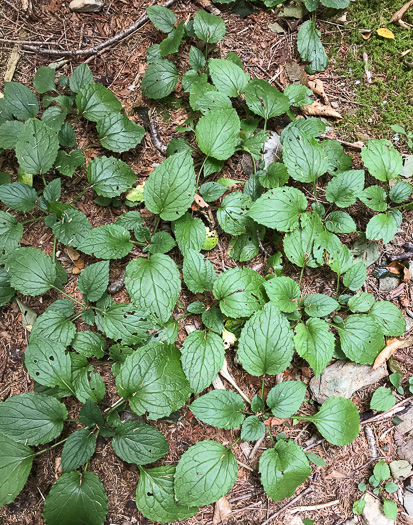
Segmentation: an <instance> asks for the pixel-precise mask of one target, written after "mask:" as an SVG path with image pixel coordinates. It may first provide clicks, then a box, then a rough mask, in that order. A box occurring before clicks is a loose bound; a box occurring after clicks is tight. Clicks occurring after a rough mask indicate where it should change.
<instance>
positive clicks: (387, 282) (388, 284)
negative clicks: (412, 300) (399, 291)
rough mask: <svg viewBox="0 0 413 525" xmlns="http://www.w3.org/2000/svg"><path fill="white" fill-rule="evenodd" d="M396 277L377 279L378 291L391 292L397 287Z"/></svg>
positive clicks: (397, 280)
mask: <svg viewBox="0 0 413 525" xmlns="http://www.w3.org/2000/svg"><path fill="white" fill-rule="evenodd" d="M399 282H400V281H399V279H398V277H383V278H382V279H379V289H380V291H381V292H392V291H393V290H394V289H395V288H397V287H398V286H399Z"/></svg>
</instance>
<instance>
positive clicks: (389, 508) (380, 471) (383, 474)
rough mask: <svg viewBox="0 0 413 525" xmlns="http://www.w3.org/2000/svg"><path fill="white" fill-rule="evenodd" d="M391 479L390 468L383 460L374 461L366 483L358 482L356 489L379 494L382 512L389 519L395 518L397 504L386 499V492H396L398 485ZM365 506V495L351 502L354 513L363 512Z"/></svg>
mask: <svg viewBox="0 0 413 525" xmlns="http://www.w3.org/2000/svg"><path fill="white" fill-rule="evenodd" d="M390 479H391V476H390V469H389V466H388V465H387V463H386V462H385V461H384V460H381V461H379V462H378V463H376V465H375V466H374V469H373V474H372V475H371V476H370V478H369V481H368V483H364V482H362V483H359V484H358V489H359V490H360V491H361V492H365V493H367V492H368V490H371V491H372V492H373V494H374V495H375V496H378V495H381V496H382V498H383V512H384V514H385V515H386V516H387V517H388V518H389V519H391V520H395V519H396V518H397V504H396V503H395V502H394V501H391V500H388V499H386V497H385V496H386V494H393V492H397V490H398V489H399V487H398V486H397V485H396V483H394V482H393V481H388V480H390ZM365 506H366V500H365V495H363V496H362V497H361V498H360V499H358V500H357V501H355V502H354V503H353V512H354V514H363V510H364V507H365Z"/></svg>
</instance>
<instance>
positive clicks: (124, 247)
mask: <svg viewBox="0 0 413 525" xmlns="http://www.w3.org/2000/svg"><path fill="white" fill-rule="evenodd" d="M78 248H79V250H80V251H82V252H84V253H87V254H88V255H92V254H94V255H95V257H99V258H100V259H121V258H122V257H125V255H127V254H128V253H129V252H130V251H131V250H132V248H133V244H132V243H131V241H130V233H129V232H128V231H127V230H125V229H124V228H122V227H121V226H118V225H117V224H105V225H103V226H98V227H97V228H93V230H92V231H91V232H90V233H89V235H88V236H87V237H86V238H85V239H84V240H83V241H82V242H81V243H80V245H79V246H78Z"/></svg>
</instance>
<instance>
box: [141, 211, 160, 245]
mask: <svg viewBox="0 0 413 525" xmlns="http://www.w3.org/2000/svg"><path fill="white" fill-rule="evenodd" d="M160 220H161V216H160V215H158V218H157V219H156V224H155V228H154V229H153V232H152V235H155V233H156V230H157V229H158V226H159V222H160ZM144 246H145V245H144Z"/></svg>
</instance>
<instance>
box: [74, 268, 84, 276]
mask: <svg viewBox="0 0 413 525" xmlns="http://www.w3.org/2000/svg"><path fill="white" fill-rule="evenodd" d="M72 273H73V275H79V274H80V273H82V270H79V268H73V270H72Z"/></svg>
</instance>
